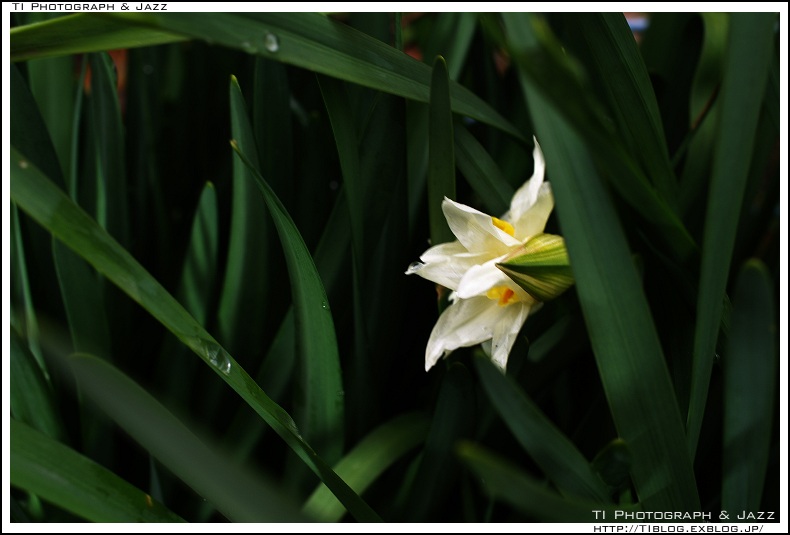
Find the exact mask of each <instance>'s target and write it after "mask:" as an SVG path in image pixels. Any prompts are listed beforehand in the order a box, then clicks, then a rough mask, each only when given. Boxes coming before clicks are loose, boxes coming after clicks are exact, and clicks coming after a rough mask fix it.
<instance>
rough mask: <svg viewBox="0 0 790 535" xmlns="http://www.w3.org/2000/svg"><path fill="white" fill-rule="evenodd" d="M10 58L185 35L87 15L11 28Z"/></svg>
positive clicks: (95, 49) (149, 43)
mask: <svg viewBox="0 0 790 535" xmlns="http://www.w3.org/2000/svg"><path fill="white" fill-rule="evenodd" d="M10 35H11V61H25V60H29V59H36V58H45V57H56V56H65V55H68V54H80V53H84V52H99V51H102V50H113V49H118V48H134V47H139V46H152V45H160V44H164V43H174V42H178V41H184V40H185V39H186V38H184V37H182V36H180V35H178V34H174V33H169V32H163V31H160V30H156V29H150V28H141V27H139V26H130V25H129V24H127V23H125V22H123V21H116V20H112V19H106V18H104V17H101V16H96V15H91V14H78V15H67V16H65V17H58V18H57V19H53V20H48V21H45V22H38V23H35V24H27V25H25V26H19V27H16V28H11V31H10Z"/></svg>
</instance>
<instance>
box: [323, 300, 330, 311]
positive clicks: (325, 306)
mask: <svg viewBox="0 0 790 535" xmlns="http://www.w3.org/2000/svg"><path fill="white" fill-rule="evenodd" d="M321 308H323V309H324V310H326V309H327V308H329V305H328V304H327V303H326V301H321Z"/></svg>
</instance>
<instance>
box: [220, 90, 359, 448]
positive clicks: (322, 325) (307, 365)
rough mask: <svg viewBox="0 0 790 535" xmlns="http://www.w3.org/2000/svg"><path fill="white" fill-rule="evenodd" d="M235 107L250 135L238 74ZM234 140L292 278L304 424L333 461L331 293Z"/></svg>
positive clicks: (338, 411) (337, 376)
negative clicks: (263, 203) (259, 195)
mask: <svg viewBox="0 0 790 535" xmlns="http://www.w3.org/2000/svg"><path fill="white" fill-rule="evenodd" d="M231 108H232V117H233V123H234V130H237V131H239V130H241V131H245V132H247V134H248V135H249V136H251V135H252V129H251V127H250V124H249V119H247V116H246V114H245V113H244V112H243V110H244V97H243V96H242V95H241V89H240V88H239V86H238V84H237V83H236V80H235V78H234V79H233V81H232V83H231ZM245 137H246V136H245ZM250 140H251V139H247V140H245V141H250ZM232 144H233V148H234V149H235V150H236V151H237V154H238V155H239V157H240V158H241V160H242V161H243V162H244V165H246V166H247V169H248V170H249V172H250V175H251V178H252V179H253V180H254V181H255V184H256V185H257V187H258V189H259V190H260V192H261V194H262V195H263V199H264V201H265V202H266V206H267V207H268V208H269V213H270V214H271V216H272V219H273V220H274V226H275V227H276V228H277V234H278V235H279V236H280V241H281V242H282V244H283V253H284V254H285V260H286V263H287V265H288V273H289V276H290V278H291V295H292V296H293V303H294V313H295V319H296V337H297V341H298V342H297V348H298V352H299V355H300V361H301V373H302V377H303V379H302V380H303V384H302V388H303V392H304V396H305V416H304V418H305V419H304V421H303V422H301V427H302V429H303V431H304V433H305V436H306V438H307V439H308V440H310V442H312V443H313V444H315V447H316V448H317V451H319V452H320V453H321V455H322V456H323V457H326V458H327V459H328V460H329V461H330V462H332V461H334V460H336V459H338V458H339V457H340V455H341V454H342V452H343V427H344V426H343V414H344V395H345V394H344V391H343V379H342V376H341V370H340V355H339V353H338V349H337V338H336V336H335V326H334V322H333V320H332V313H331V312H330V310H329V301H328V299H327V297H326V291H325V290H324V285H323V283H322V282H321V277H320V276H319V275H318V270H317V269H316V267H315V263H314V262H313V258H312V257H311V256H310V251H309V249H308V248H307V245H305V243H304V240H303V239H302V236H301V234H299V230H298V229H297V228H296V225H295V224H294V222H293V220H292V219H291V216H290V215H288V212H287V211H286V210H285V207H284V206H283V205H282V203H281V202H280V200H279V199H278V198H277V195H275V193H274V191H272V189H271V187H270V186H269V184H267V183H266V180H265V179H264V178H263V177H262V176H261V174H260V172H259V171H258V169H257V168H256V167H255V165H254V163H253V162H251V161H250V160H249V159H248V158H247V156H246V153H247V151H246V150H245V146H244V145H242V144H241V143H240V140H234V141H233V143H232ZM246 148H247V150H251V151H254V150H255V145H254V144H253V145H247V146H246Z"/></svg>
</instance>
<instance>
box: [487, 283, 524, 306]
mask: <svg viewBox="0 0 790 535" xmlns="http://www.w3.org/2000/svg"><path fill="white" fill-rule="evenodd" d="M486 297H488V298H489V299H491V300H493V301H497V304H498V305H499V306H501V307H503V306H507V305H509V304H510V303H515V302H517V301H518V296H516V292H514V291H513V290H511V289H510V288H508V287H507V286H494V287H493V288H491V289H490V290H488V291H487V292H486Z"/></svg>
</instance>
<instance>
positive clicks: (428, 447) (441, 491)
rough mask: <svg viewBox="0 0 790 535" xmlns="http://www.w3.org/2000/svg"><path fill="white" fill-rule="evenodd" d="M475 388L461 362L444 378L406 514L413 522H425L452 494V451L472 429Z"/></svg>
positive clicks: (453, 477)
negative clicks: (449, 494)
mask: <svg viewBox="0 0 790 535" xmlns="http://www.w3.org/2000/svg"><path fill="white" fill-rule="evenodd" d="M473 415H474V388H473V385H472V378H471V375H470V373H469V370H467V369H466V367H465V366H464V365H462V364H460V363H458V362H455V363H453V364H451V365H450V366H449V368H448V369H447V373H446V374H445V375H444V377H443V378H442V383H441V388H440V390H439V398H438V400H437V401H436V409H435V411H434V414H433V418H432V420H431V428H430V431H429V432H428V437H427V439H426V441H425V448H424V450H423V455H422V458H421V459H420V462H419V467H418V468H417V472H416V475H415V478H414V480H413V482H412V485H411V491H410V493H409V498H408V500H407V504H408V505H407V507H406V510H405V514H406V518H407V519H408V521H411V522H418V521H425V519H426V518H428V517H429V515H430V513H431V512H432V511H433V510H434V509H436V508H437V507H439V506H440V505H441V504H442V503H443V501H444V500H445V499H446V497H447V495H448V493H449V492H450V491H451V489H452V486H453V484H454V483H455V480H456V478H457V475H458V470H457V469H456V466H455V459H454V458H453V455H452V454H453V451H454V449H455V446H456V443H457V442H458V441H459V440H462V439H464V438H468V437H469V436H470V434H471V430H472V427H473V423H474V421H473Z"/></svg>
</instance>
